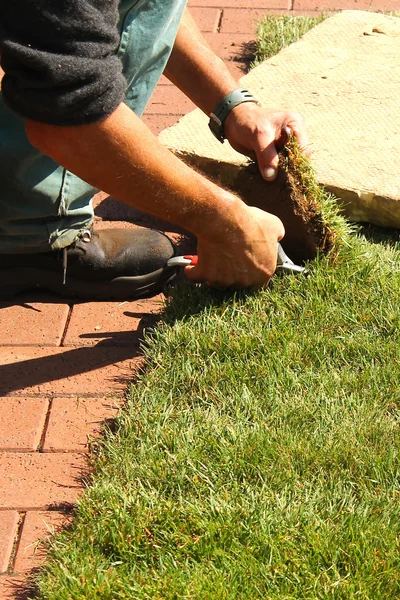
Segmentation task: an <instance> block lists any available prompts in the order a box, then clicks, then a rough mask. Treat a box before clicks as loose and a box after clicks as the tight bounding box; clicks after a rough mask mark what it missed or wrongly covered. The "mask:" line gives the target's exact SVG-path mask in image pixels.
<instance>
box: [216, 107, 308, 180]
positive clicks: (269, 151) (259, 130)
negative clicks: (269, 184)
mask: <svg viewBox="0 0 400 600" xmlns="http://www.w3.org/2000/svg"><path fill="white" fill-rule="evenodd" d="M285 127H289V128H290V130H291V131H292V133H293V134H294V135H295V136H296V138H297V140H298V142H299V144H300V145H301V146H302V147H304V148H305V151H306V147H307V144H308V140H307V135H306V132H305V129H304V125H303V122H302V119H301V116H300V115H298V114H297V113H294V112H283V111H274V110H270V109H266V108H261V107H260V106H258V105H257V104H255V103H252V102H244V103H243V104H239V105H238V106H236V107H235V108H234V109H233V110H232V111H231V112H230V113H229V115H228V116H227V118H226V120H225V123H224V132H225V136H226V138H227V140H228V141H229V143H230V144H231V146H232V147H233V148H234V149H235V150H237V151H238V152H241V153H242V154H245V155H246V156H250V158H254V159H256V160H257V163H258V166H259V169H260V172H261V175H262V176H263V177H264V179H266V180H267V181H273V180H274V179H275V178H276V176H277V168H278V151H279V150H280V149H281V148H282V147H283V146H284V145H285V143H286V141H287V134H286V133H285V129H284V128H285Z"/></svg>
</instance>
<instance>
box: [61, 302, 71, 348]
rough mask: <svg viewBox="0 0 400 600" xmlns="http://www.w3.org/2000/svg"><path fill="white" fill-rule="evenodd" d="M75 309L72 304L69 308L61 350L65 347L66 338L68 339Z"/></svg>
mask: <svg viewBox="0 0 400 600" xmlns="http://www.w3.org/2000/svg"><path fill="white" fill-rule="evenodd" d="M73 308H74V305H73V304H71V305H70V306H69V311H68V315H67V318H66V321H65V326H64V331H63V334H62V336H61V340H60V344H59V347H60V348H62V347H64V341H65V338H66V337H67V331H68V327H69V324H70V322H71V318H72V311H73Z"/></svg>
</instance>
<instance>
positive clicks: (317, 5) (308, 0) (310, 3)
mask: <svg viewBox="0 0 400 600" xmlns="http://www.w3.org/2000/svg"><path fill="white" fill-rule="evenodd" d="M293 8H294V9H296V10H297V11H301V10H307V11H308V10H313V11H318V12H322V11H326V12H330V11H335V10H376V11H378V10H381V11H382V10H385V11H389V10H393V11H395V10H399V9H400V1H399V0H320V1H318V0H293Z"/></svg>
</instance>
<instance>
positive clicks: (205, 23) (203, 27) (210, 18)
mask: <svg viewBox="0 0 400 600" xmlns="http://www.w3.org/2000/svg"><path fill="white" fill-rule="evenodd" d="M190 14H191V15H192V17H193V19H194V20H195V22H196V25H197V27H198V28H199V29H200V31H202V32H205V31H218V25H219V21H220V18H221V11H220V10H219V9H218V8H206V7H204V6H200V7H196V8H195V7H193V8H191V9H190Z"/></svg>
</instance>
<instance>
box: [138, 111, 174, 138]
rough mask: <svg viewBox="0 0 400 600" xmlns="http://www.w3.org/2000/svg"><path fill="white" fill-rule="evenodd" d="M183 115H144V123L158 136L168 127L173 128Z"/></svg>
mask: <svg viewBox="0 0 400 600" xmlns="http://www.w3.org/2000/svg"><path fill="white" fill-rule="evenodd" d="M181 116H182V115H155V114H149V115H148V114H147V112H146V113H145V114H144V115H143V117H142V121H143V123H144V124H145V125H147V127H148V128H149V129H150V131H151V132H152V133H154V135H158V134H159V133H161V131H163V130H164V129H167V127H172V125H175V123H177V122H178V121H179V119H180V118H181Z"/></svg>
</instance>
